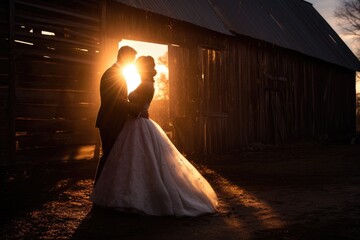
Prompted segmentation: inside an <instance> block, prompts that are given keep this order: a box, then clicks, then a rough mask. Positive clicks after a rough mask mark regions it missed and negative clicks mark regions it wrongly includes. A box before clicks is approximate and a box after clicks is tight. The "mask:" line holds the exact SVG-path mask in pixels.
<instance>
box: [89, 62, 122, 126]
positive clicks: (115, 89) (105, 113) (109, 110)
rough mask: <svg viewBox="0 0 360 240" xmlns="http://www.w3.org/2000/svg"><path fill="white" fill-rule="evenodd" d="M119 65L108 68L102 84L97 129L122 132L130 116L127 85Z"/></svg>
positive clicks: (102, 78)
mask: <svg viewBox="0 0 360 240" xmlns="http://www.w3.org/2000/svg"><path fill="white" fill-rule="evenodd" d="M121 70H122V69H121V67H120V66H119V65H118V64H116V63H115V64H114V65H112V66H111V67H110V68H108V69H107V70H106V71H105V73H104V74H103V76H102V77H101V82H100V98H101V106H100V109H99V112H98V115H97V119H96V127H98V128H102V129H107V128H108V129H110V130H111V131H116V132H120V131H121V129H122V127H123V126H124V123H125V120H126V118H127V116H128V109H127V108H128V106H127V84H126V80H125V78H124V76H123V75H122V73H121Z"/></svg>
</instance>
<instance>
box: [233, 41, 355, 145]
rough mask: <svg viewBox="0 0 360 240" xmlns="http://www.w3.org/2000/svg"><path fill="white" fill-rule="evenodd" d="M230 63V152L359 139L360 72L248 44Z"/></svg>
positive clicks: (240, 45) (237, 44)
mask: <svg viewBox="0 0 360 240" xmlns="http://www.w3.org/2000/svg"><path fill="white" fill-rule="evenodd" d="M229 63H230V64H229V77H230V79H231V80H230V81H229V82H230V86H229V88H228V89H229V93H228V96H230V99H229V109H231V110H230V111H231V113H230V112H229V121H228V127H229V130H228V132H229V133H230V135H229V138H228V139H229V140H230V141H231V142H228V144H229V146H231V148H236V146H241V147H246V146H247V145H249V144H254V143H262V144H281V143H287V142H291V141H297V140H312V141H313V140H320V141H322V140H332V139H336V140H345V139H349V137H350V136H351V135H352V134H354V131H355V119H354V113H355V72H353V71H350V70H346V69H344V68H341V67H338V66H335V65H332V64H328V63H325V62H322V61H319V60H316V59H313V58H309V57H306V56H303V55H301V54H298V53H295V52H292V51H288V50H285V49H281V48H278V47H276V46H273V45H271V44H267V43H263V42H258V41H254V40H250V39H245V38H244V39H241V40H240V41H232V42H231V44H230V47H229Z"/></svg>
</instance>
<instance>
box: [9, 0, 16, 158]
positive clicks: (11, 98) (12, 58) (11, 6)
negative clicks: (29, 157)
mask: <svg viewBox="0 0 360 240" xmlns="http://www.w3.org/2000/svg"><path fill="white" fill-rule="evenodd" d="M14 19H15V12H14V1H9V48H10V58H9V64H10V66H9V67H10V76H9V115H10V118H9V143H10V147H9V156H10V159H9V163H10V164H15V163H16V137H15V134H16V132H15V106H16V104H15V86H16V83H15V80H16V78H15V71H16V70H15V56H16V54H15V49H14Z"/></svg>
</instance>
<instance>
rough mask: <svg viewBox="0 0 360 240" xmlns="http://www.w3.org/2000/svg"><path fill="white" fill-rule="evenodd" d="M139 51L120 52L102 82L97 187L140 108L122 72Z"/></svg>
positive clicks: (98, 125) (124, 50)
mask: <svg viewBox="0 0 360 240" xmlns="http://www.w3.org/2000/svg"><path fill="white" fill-rule="evenodd" d="M136 53H137V52H136V51H135V49H133V48H131V47H129V46H124V47H121V48H120V49H119V51H118V55H117V61H116V63H114V64H113V65H112V66H111V67H110V68H108V69H107V70H106V71H105V73H104V74H103V75H102V77H101V81H100V100H101V106H100V109H99V112H98V115H97V119H96V127H97V128H99V131H100V138H101V144H102V151H103V155H102V157H101V158H100V161H99V163H98V166H97V170H96V175H95V183H94V184H96V182H97V180H98V178H99V176H100V174H101V171H102V169H103V167H104V165H105V162H106V159H107V157H108V155H109V153H110V151H111V148H112V146H113V145H114V143H115V141H116V138H117V136H118V134H119V133H120V131H121V130H122V128H123V126H124V123H125V120H126V118H127V116H128V113H131V114H134V115H137V114H139V112H140V107H139V106H137V105H135V104H134V103H131V102H128V100H127V99H128V96H127V95H128V92H127V84H126V80H125V77H124V75H123V74H122V69H123V68H124V66H126V65H127V64H131V63H133V62H134V60H135V56H136Z"/></svg>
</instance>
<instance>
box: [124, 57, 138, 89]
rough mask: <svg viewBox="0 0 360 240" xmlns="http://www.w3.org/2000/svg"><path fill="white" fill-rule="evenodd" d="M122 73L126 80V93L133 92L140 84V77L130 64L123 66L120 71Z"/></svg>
mask: <svg viewBox="0 0 360 240" xmlns="http://www.w3.org/2000/svg"><path fill="white" fill-rule="evenodd" d="M122 73H123V74H124V76H125V79H126V83H127V87H128V93H130V92H132V91H134V90H135V89H136V88H137V86H139V84H140V82H141V80H140V75H139V73H138V72H137V70H136V67H135V65H134V64H130V65H127V66H125V67H124V69H123V70H122Z"/></svg>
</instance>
